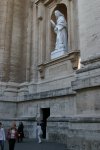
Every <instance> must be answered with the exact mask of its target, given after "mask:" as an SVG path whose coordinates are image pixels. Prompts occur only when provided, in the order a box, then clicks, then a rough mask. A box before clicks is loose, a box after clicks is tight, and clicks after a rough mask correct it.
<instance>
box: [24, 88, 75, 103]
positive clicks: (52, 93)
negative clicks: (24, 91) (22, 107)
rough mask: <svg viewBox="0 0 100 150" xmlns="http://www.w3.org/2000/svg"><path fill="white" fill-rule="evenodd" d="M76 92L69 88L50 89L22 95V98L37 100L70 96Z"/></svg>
mask: <svg viewBox="0 0 100 150" xmlns="http://www.w3.org/2000/svg"><path fill="white" fill-rule="evenodd" d="M75 94H76V92H74V91H72V90H71V88H63V89H57V90H51V91H45V92H40V93H36V94H30V95H24V97H23V98H24V100H25V101H26V100H37V99H47V98H53V97H61V96H70V95H75Z"/></svg>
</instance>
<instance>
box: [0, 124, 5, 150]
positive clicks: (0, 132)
mask: <svg viewBox="0 0 100 150" xmlns="http://www.w3.org/2000/svg"><path fill="white" fill-rule="evenodd" d="M4 141H5V131H4V128H3V127H2V123H1V122H0V147H1V150H4Z"/></svg>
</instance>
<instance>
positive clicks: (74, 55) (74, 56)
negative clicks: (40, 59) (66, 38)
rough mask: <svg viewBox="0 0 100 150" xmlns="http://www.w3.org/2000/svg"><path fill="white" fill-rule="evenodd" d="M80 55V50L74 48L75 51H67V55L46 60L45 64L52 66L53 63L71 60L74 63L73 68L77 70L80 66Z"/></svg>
mask: <svg viewBox="0 0 100 150" xmlns="http://www.w3.org/2000/svg"><path fill="white" fill-rule="evenodd" d="M79 56H80V51H79V50H74V51H71V52H69V53H66V55H63V56H61V57H59V58H56V59H53V60H51V61H49V62H45V63H44V65H45V66H51V65H54V64H58V63H60V62H63V61H67V60H70V61H71V63H72V67H73V69H74V70H76V69H77V68H78V62H79Z"/></svg>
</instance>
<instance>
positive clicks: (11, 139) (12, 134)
mask: <svg viewBox="0 0 100 150" xmlns="http://www.w3.org/2000/svg"><path fill="white" fill-rule="evenodd" d="M17 137H18V132H17V129H16V124H15V122H14V123H13V124H12V126H11V128H9V129H8V132H7V140H8V143H9V150H14V148H15V143H16V140H17Z"/></svg>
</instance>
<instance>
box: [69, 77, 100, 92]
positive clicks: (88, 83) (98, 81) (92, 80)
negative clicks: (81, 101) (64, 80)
mask: <svg viewBox="0 0 100 150" xmlns="http://www.w3.org/2000/svg"><path fill="white" fill-rule="evenodd" d="M93 87H100V75H99V76H96V77H88V78H85V79H77V80H76V81H72V89H73V90H75V91H77V90H80V89H86V88H93Z"/></svg>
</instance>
